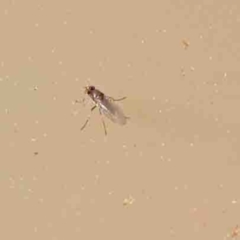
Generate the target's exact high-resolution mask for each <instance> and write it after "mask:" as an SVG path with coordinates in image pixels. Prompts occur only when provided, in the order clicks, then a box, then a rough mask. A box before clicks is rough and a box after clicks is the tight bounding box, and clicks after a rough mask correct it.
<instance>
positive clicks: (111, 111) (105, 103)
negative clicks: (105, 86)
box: [99, 96, 127, 125]
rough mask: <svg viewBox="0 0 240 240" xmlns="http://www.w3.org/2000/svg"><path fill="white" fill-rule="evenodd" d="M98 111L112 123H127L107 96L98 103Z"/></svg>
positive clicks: (120, 111)
mask: <svg viewBox="0 0 240 240" xmlns="http://www.w3.org/2000/svg"><path fill="white" fill-rule="evenodd" d="M99 105H100V111H101V112H102V113H103V114H104V115H105V116H106V117H107V118H109V119H110V120H111V121H113V122H114V123H118V124H120V125H124V124H126V123H127V117H126V116H125V115H124V113H123V111H122V110H121V109H120V107H119V106H118V105H117V104H116V103H114V101H113V100H110V98H108V97H107V96H105V97H104V99H103V100H102V101H101V102H99Z"/></svg>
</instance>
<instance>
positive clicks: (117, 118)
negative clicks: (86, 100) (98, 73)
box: [81, 86, 129, 135]
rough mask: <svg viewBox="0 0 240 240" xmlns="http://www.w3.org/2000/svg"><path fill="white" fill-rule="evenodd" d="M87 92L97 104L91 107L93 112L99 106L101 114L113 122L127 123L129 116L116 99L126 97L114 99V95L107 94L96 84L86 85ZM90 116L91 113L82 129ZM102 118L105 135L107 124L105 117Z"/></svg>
mask: <svg viewBox="0 0 240 240" xmlns="http://www.w3.org/2000/svg"><path fill="white" fill-rule="evenodd" d="M85 93H86V94H87V95H88V96H89V97H90V98H91V99H92V100H93V102H94V104H95V105H94V106H93V107H92V108H91V112H93V110H94V109H96V108H97V107H98V109H99V113H100V115H101V116H102V115H105V116H106V117H107V118H109V119H110V120H111V121H112V122H114V123H118V124H119V125H125V124H126V123H127V119H128V118H129V117H126V116H125V115H124V113H123V111H122V110H121V109H120V107H119V106H118V105H117V104H116V103H115V102H116V101H121V100H124V99H126V97H123V98H119V99H114V98H112V97H109V96H106V95H105V94H104V93H102V92H101V91H99V90H98V89H96V88H95V87H94V86H87V87H85ZM90 117H91V115H90V116H89V117H88V118H87V120H86V122H85V123H84V125H83V126H82V127H81V130H83V129H84V128H85V127H86V126H87V124H88V122H89V120H90ZM101 119H102V124H103V128H104V132H105V135H107V129H106V124H105V122H104V119H103V117H101Z"/></svg>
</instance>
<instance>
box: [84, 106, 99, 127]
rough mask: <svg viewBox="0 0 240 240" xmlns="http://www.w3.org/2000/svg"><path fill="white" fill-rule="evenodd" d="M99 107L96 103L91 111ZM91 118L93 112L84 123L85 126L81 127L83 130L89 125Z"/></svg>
mask: <svg viewBox="0 0 240 240" xmlns="http://www.w3.org/2000/svg"><path fill="white" fill-rule="evenodd" d="M96 107H97V105H94V106H93V107H92V108H91V113H92V112H93V110H94V109H95V108H96ZM90 118H91V114H90V115H89V116H88V118H87V120H86V122H85V123H84V124H83V126H82V127H81V131H82V130H83V129H84V128H85V127H86V126H87V124H88V122H89V120H90Z"/></svg>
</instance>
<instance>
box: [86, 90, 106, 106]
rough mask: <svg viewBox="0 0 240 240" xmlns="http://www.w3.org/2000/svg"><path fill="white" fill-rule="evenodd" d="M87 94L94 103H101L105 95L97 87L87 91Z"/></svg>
mask: <svg viewBox="0 0 240 240" xmlns="http://www.w3.org/2000/svg"><path fill="white" fill-rule="evenodd" d="M88 95H89V96H90V98H91V99H92V100H93V101H94V102H95V103H101V102H102V101H103V99H104V97H105V96H104V94H103V93H102V92H101V91H99V90H97V89H94V90H92V91H89V92H88Z"/></svg>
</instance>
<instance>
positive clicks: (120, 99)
mask: <svg viewBox="0 0 240 240" xmlns="http://www.w3.org/2000/svg"><path fill="white" fill-rule="evenodd" d="M108 98H109V99H110V100H111V101H114V102H117V101H122V100H124V99H126V98H127V97H122V98H117V99H116V98H113V97H108Z"/></svg>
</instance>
